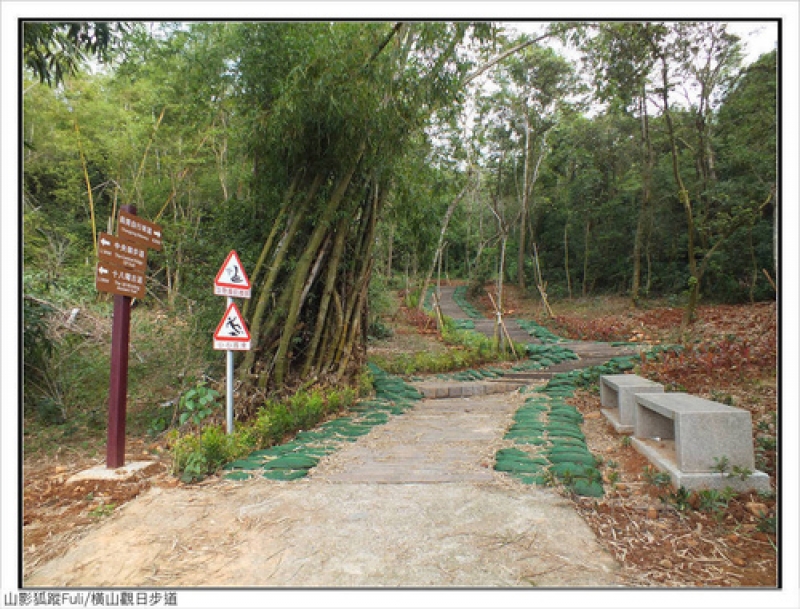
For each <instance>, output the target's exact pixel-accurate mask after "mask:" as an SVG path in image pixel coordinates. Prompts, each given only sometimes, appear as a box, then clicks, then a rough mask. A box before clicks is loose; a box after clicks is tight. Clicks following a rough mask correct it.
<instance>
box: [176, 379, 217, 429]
mask: <svg viewBox="0 0 800 609" xmlns="http://www.w3.org/2000/svg"><path fill="white" fill-rule="evenodd" d="M218 397H219V392H218V391H216V390H214V389H212V388H210V387H208V386H206V384H205V383H198V384H197V385H195V386H194V387H193V388H191V389H189V390H188V391H187V392H186V393H184V394H183V395H182V396H181V398H180V402H179V407H180V409H181V411H182V412H181V413H180V416H179V418H178V423H179V424H180V425H184V424H185V423H186V422H187V421H189V422H191V423H192V424H193V425H196V426H199V425H201V424H202V423H203V421H204V420H205V419H206V418H207V417H208V416H209V415H211V413H212V412H213V410H214V406H215V405H216V400H217V398H218Z"/></svg>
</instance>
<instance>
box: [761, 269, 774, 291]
mask: <svg viewBox="0 0 800 609" xmlns="http://www.w3.org/2000/svg"><path fill="white" fill-rule="evenodd" d="M761 270H762V271H764V275H766V276H767V281H769V284H770V285H771V286H772V289H773V290H775V291H776V292H777V291H778V286H776V285H775V282H774V281H773V280H772V277H770V276H769V273H768V272H767V269H761Z"/></svg>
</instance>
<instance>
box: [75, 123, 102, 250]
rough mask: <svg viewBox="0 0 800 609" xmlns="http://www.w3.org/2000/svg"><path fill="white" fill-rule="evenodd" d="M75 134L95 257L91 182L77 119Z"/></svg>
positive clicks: (95, 232)
mask: <svg viewBox="0 0 800 609" xmlns="http://www.w3.org/2000/svg"><path fill="white" fill-rule="evenodd" d="M75 134H76V139H77V141H78V153H79V154H80V157H81V165H82V166H83V177H84V179H85V180H86V193H87V194H88V195H89V217H90V218H91V222H92V247H93V248H94V257H95V258H97V221H96V220H95V217H94V197H93V196H92V182H91V180H90V179H89V171H88V169H87V168H86V157H85V156H84V155H83V146H81V130H80V127H78V119H75Z"/></svg>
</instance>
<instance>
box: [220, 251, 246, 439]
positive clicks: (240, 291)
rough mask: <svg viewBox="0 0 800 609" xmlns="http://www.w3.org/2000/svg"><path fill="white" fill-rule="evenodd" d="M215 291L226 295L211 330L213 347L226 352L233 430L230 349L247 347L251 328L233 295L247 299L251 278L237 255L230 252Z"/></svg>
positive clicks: (228, 405)
mask: <svg viewBox="0 0 800 609" xmlns="http://www.w3.org/2000/svg"><path fill="white" fill-rule="evenodd" d="M214 294H216V295H218V296H227V297H228V298H227V308H226V309H225V315H223V316H222V320H221V321H220V322H219V325H218V326H217V330H216V332H214V349H217V350H224V351H227V352H228V353H227V366H226V368H227V375H226V376H227V379H226V392H225V394H226V420H227V425H228V433H229V434H231V433H233V352H234V351H249V350H250V331H249V330H248V329H247V324H245V323H244V319H242V314H241V313H240V312H239V308H238V307H237V306H236V303H234V302H233V297H234V296H238V297H240V298H250V280H249V279H248V278H247V273H245V272H244V268H243V267H242V263H241V261H240V260H239V256H238V255H237V253H236V252H235V251H231V253H230V254H228V257H227V258H226V259H225V262H224V263H223V264H222V267H221V268H220V270H219V272H218V273H217V277H216V278H215V279H214Z"/></svg>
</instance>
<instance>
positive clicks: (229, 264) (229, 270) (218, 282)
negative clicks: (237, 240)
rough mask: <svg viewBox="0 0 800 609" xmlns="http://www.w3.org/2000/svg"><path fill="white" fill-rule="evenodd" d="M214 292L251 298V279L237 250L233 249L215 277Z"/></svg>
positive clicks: (221, 294) (219, 294)
mask: <svg viewBox="0 0 800 609" xmlns="http://www.w3.org/2000/svg"><path fill="white" fill-rule="evenodd" d="M214 294H216V295H218V296H235V297H239V298H250V280H249V279H248V278H247V273H245V272H244V267H242V263H241V261H240V260H239V255H238V254H237V253H236V251H235V250H231V253H230V254H228V257H227V258H226V259H225V262H224V263H223V265H222V267H220V269H219V272H218V273H217V277H216V279H214Z"/></svg>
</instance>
